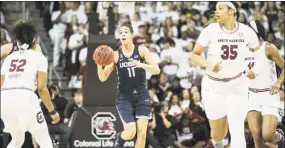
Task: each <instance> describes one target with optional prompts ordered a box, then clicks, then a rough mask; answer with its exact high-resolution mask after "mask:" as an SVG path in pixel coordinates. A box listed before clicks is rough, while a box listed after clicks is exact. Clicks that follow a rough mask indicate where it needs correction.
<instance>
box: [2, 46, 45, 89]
mask: <svg viewBox="0 0 285 148" xmlns="http://www.w3.org/2000/svg"><path fill="white" fill-rule="evenodd" d="M47 66H48V62H47V59H46V57H45V56H44V55H43V54H42V53H41V52H38V51H34V50H32V49H29V50H25V51H24V50H17V51H14V52H12V53H11V54H10V55H9V56H7V57H6V59H5V61H4V63H3V64H2V67H1V75H5V80H4V84H3V86H2V88H1V89H17V88H23V89H29V90H32V91H35V90H36V83H37V72H38V71H41V72H45V73H47Z"/></svg>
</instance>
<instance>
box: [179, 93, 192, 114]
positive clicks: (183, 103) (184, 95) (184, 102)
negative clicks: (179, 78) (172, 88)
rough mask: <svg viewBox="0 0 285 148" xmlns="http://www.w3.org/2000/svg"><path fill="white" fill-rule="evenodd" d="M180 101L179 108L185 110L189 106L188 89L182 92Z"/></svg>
mask: <svg viewBox="0 0 285 148" xmlns="http://www.w3.org/2000/svg"><path fill="white" fill-rule="evenodd" d="M181 96H182V101H181V107H182V108H183V109H184V110H186V109H188V108H189V106H190V102H191V100H190V92H189V90H188V89H183V91H182V95H181Z"/></svg>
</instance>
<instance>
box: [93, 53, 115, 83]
mask: <svg viewBox="0 0 285 148" xmlns="http://www.w3.org/2000/svg"><path fill="white" fill-rule="evenodd" d="M118 57H119V55H118V51H115V52H114V61H113V62H112V63H111V64H110V65H107V66H106V67H105V68H104V69H103V66H101V65H99V64H97V63H96V64H97V73H98V77H99V80H100V81H101V82H104V81H106V80H107V79H108V78H109V76H110V74H111V73H112V71H113V70H114V68H115V66H116V61H117V60H118Z"/></svg>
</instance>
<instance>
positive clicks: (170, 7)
mask: <svg viewBox="0 0 285 148" xmlns="http://www.w3.org/2000/svg"><path fill="white" fill-rule="evenodd" d="M166 18H171V19H172V20H173V24H175V25H177V24H178V22H179V13H178V12H177V11H175V5H174V3H173V2H167V11H165V12H164V13H162V14H161V15H160V22H161V23H162V24H163V23H164V20H165V19H166Z"/></svg>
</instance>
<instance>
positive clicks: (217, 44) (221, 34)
mask: <svg viewBox="0 0 285 148" xmlns="http://www.w3.org/2000/svg"><path fill="white" fill-rule="evenodd" d="M235 26H236V28H235V29H233V30H232V31H229V30H227V29H225V28H223V27H222V26H221V25H220V24H219V23H212V24H210V25H209V26H207V27H206V28H205V29H204V30H203V31H202V32H201V34H200V36H199V38H198V40H197V43H198V44H200V45H201V46H203V47H206V49H207V60H208V61H210V62H211V63H212V64H216V63H218V62H222V63H221V66H222V69H221V70H220V71H219V72H218V73H214V72H212V70H211V69H206V73H207V74H208V75H211V76H212V77H216V78H228V77H234V76H236V75H238V74H239V73H241V72H243V71H244V70H245V56H246V53H247V51H248V50H249V49H250V48H251V49H253V48H256V47H257V46H258V45H259V41H258V37H257V35H256V33H255V32H254V31H253V30H252V29H251V28H249V27H248V26H246V25H244V24H241V23H238V22H236V25H235Z"/></svg>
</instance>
